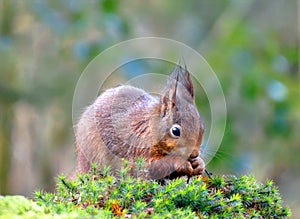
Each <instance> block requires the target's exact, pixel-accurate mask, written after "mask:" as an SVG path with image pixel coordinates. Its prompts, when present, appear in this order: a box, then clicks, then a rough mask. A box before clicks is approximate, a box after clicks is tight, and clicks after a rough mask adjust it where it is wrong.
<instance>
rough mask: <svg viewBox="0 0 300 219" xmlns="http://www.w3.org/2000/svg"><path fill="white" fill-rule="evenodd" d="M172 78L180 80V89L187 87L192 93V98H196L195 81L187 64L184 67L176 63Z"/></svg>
mask: <svg viewBox="0 0 300 219" xmlns="http://www.w3.org/2000/svg"><path fill="white" fill-rule="evenodd" d="M170 78H173V79H175V80H176V81H178V83H179V85H180V86H178V88H177V89H178V90H180V89H184V88H185V89H186V91H187V92H188V93H189V94H190V96H191V97H192V98H194V87H193V82H192V79H191V76H190V73H189V72H188V70H187V67H186V65H185V66H184V68H182V67H181V66H180V65H176V67H175V69H174V70H173V72H172V74H171V75H170Z"/></svg>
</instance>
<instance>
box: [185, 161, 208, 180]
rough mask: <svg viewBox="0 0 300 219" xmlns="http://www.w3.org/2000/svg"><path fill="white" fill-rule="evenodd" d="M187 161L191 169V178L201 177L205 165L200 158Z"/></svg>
mask: <svg viewBox="0 0 300 219" xmlns="http://www.w3.org/2000/svg"><path fill="white" fill-rule="evenodd" d="M188 161H189V163H190V164H191V166H192V168H193V173H192V175H193V176H195V175H201V174H202V173H203V172H204V171H205V163H204V161H203V160H202V159H201V157H190V158H189V160H188Z"/></svg>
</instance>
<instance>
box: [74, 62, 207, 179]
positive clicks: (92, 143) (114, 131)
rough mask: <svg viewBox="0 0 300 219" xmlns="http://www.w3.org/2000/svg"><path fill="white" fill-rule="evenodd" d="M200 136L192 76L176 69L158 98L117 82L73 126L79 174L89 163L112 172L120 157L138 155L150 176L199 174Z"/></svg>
mask: <svg viewBox="0 0 300 219" xmlns="http://www.w3.org/2000/svg"><path fill="white" fill-rule="evenodd" d="M174 124H178V125H180V126H181V136H180V137H179V138H174V136H172V135H171V134H170V128H171V127H172V125H174ZM202 134H203V125H202V122H201V120H200V116H199V113H198V111H197V109H196V107H195V104H194V91H193V85H192V81H191V78H190V74H189V73H188V71H187V70H186V69H183V68H181V67H177V68H176V69H175V70H174V71H173V73H172V74H171V76H170V78H169V79H168V81H167V85H166V87H165V89H164V91H163V93H162V95H161V97H160V98H159V97H154V96H151V95H150V94H148V93H146V92H145V91H143V90H141V89H138V88H135V87H132V86H119V87H116V88H112V89H108V90H106V91H105V92H103V93H102V94H101V95H100V96H99V97H98V98H97V99H96V101H95V102H94V103H93V104H92V105H90V106H89V107H88V108H87V109H86V110H85V112H84V113H83V114H82V116H81V118H80V119H79V122H78V124H77V126H76V153H77V172H80V173H85V172H88V171H89V169H90V164H91V163H92V162H93V163H95V164H96V165H97V166H98V167H99V168H101V167H102V166H104V165H109V166H111V167H112V169H113V170H116V169H119V168H120V167H121V165H122V159H121V158H124V159H127V160H129V161H134V160H135V159H136V158H137V157H142V158H144V160H145V161H146V163H147V166H148V168H149V173H150V176H149V177H151V178H154V179H158V178H163V177H167V176H174V177H177V176H181V175H188V176H192V175H199V174H201V173H202V172H203V171H204V168H205V165H204V162H203V160H202V159H201V158H200V157H199V150H200V144H201V141H202Z"/></svg>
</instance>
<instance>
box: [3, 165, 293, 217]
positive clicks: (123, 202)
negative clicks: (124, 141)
mask: <svg viewBox="0 0 300 219" xmlns="http://www.w3.org/2000/svg"><path fill="white" fill-rule="evenodd" d="M128 170H129V168H128V167H126V168H124V169H122V170H121V171H120V173H119V174H118V175H117V176H113V175H111V174H110V173H109V169H108V168H105V169H103V170H102V171H100V172H96V170H95V169H93V171H92V172H91V173H90V174H85V175H79V176H78V179H76V180H72V181H68V180H66V178H65V177H64V176H59V177H58V178H57V192H56V193H46V192H40V191H37V192H36V193H35V197H36V200H35V202H33V201H31V200H28V199H26V198H24V197H20V196H13V197H10V196H8V197H1V198H0V216H1V218H2V216H5V217H7V218H10V217H11V216H13V215H19V216H24V217H25V218H28V217H29V218H30V217H34V216H39V217H45V218H48V217H54V216H55V217H57V218H81V217H98V218H107V217H127V216H129V215H130V216H131V217H133V218H145V217H149V218H150V217H151V218H183V217H184V218H233V217H234V218H245V217H246V218H261V217H263V218H285V217H289V216H290V215H291V212H290V210H289V209H288V208H287V207H283V206H282V200H281V198H280V195H279V192H278V190H277V188H276V187H275V186H274V185H273V183H272V182H271V181H267V182H266V183H265V184H261V183H258V182H256V181H255V179H254V177H253V176H239V177H236V176H213V177H211V178H208V177H193V178H192V179H191V180H190V181H189V183H187V180H186V178H184V177H183V178H179V179H175V180H171V181H168V182H167V183H166V184H165V185H162V184H160V183H158V182H157V181H154V180H146V179H143V178H141V177H139V178H134V177H131V176H130V175H129V174H128ZM5 217H4V218H5Z"/></svg>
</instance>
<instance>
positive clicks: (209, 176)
mask: <svg viewBox="0 0 300 219" xmlns="http://www.w3.org/2000/svg"><path fill="white" fill-rule="evenodd" d="M205 173H206V175H207V176H208V178H210V179H211V176H212V173H210V172H208V171H207V170H206V169H205Z"/></svg>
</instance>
